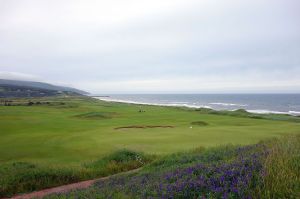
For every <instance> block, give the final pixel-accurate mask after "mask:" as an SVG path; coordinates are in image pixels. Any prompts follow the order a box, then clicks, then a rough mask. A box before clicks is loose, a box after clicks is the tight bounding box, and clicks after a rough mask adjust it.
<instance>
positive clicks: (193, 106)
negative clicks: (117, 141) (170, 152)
mask: <svg viewBox="0 0 300 199" xmlns="http://www.w3.org/2000/svg"><path fill="white" fill-rule="evenodd" d="M92 98H94V99H98V100H102V101H105V102H116V103H124V104H136V105H149V106H163V107H183V108H191V109H193V108H194V109H199V108H206V109H211V110H214V111H236V110H238V109H234V110H228V109H214V108H213V107H211V106H205V105H203V106H199V105H189V104H186V103H183V104H176V103H171V104H164V103H147V102H137V101H131V100H119V99H112V98H110V99H109V97H106V96H105V97H97V96H96V97H94V96H93V97H92ZM211 104H215V103H211ZM242 107H246V106H244V105H243V106H242ZM243 110H245V111H247V112H248V113H253V114H261V115H267V114H278V115H290V116H295V117H297V116H300V112H298V111H288V112H282V111H271V110H264V109H253V110H251V109H249V110H247V109H243Z"/></svg>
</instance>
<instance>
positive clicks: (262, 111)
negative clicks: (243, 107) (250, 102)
mask: <svg viewBox="0 0 300 199" xmlns="http://www.w3.org/2000/svg"><path fill="white" fill-rule="evenodd" d="M247 112H249V113H258V114H284V115H294V116H298V115H300V112H298V111H287V112H284V111H271V110H261V109H257V110H247Z"/></svg>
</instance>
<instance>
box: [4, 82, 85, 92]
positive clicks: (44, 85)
mask: <svg viewBox="0 0 300 199" xmlns="http://www.w3.org/2000/svg"><path fill="white" fill-rule="evenodd" d="M1 84H6V85H15V86H29V87H35V88H42V89H48V90H56V91H71V92H75V93H79V94H82V95H86V94H89V93H88V92H86V91H82V90H79V89H76V88H71V87H64V86H56V85H52V84H48V83H44V82H32V81H20V80H7V79H0V85H1Z"/></svg>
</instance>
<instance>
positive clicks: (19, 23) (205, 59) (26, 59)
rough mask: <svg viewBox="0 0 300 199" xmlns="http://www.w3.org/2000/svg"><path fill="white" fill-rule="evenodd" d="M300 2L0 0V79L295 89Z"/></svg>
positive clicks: (121, 88) (190, 89)
mask: <svg viewBox="0 0 300 199" xmlns="http://www.w3.org/2000/svg"><path fill="white" fill-rule="evenodd" d="M299 10H300V1H299V0H245V1H242V0H109V1H102V0H95V1H91V0H82V1H76V0H49V1H47V0H36V1H33V0H19V1H18V0H0V78H8V79H21V80H35V81H45V82H50V83H55V84H62V85H68V86H74V87H77V88H80V89H84V90H87V91H89V92H92V93H99V94H100V93H239V92H242V93H249V92H250V93H253V92H257V93H261V92H268V93H270V92H271V93H274V92H275V93H276V92H277V93H278V92H300V12H299Z"/></svg>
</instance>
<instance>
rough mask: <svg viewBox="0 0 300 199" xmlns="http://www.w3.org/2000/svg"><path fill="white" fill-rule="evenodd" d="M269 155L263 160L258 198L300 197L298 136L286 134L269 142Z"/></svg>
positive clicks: (299, 148)
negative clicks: (262, 176) (262, 175)
mask: <svg viewBox="0 0 300 199" xmlns="http://www.w3.org/2000/svg"><path fill="white" fill-rule="evenodd" d="M268 144H269V150H270V151H269V152H270V154H269V156H268V157H267V159H266V161H265V170H266V173H265V178H264V182H263V186H261V187H259V188H258V191H257V192H258V195H259V196H260V197H259V198H270V199H271V198H299V197H300V136H299V135H297V136H296V135H294V136H288V137H284V138H282V139H275V140H272V141H270V142H269V143H268Z"/></svg>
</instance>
